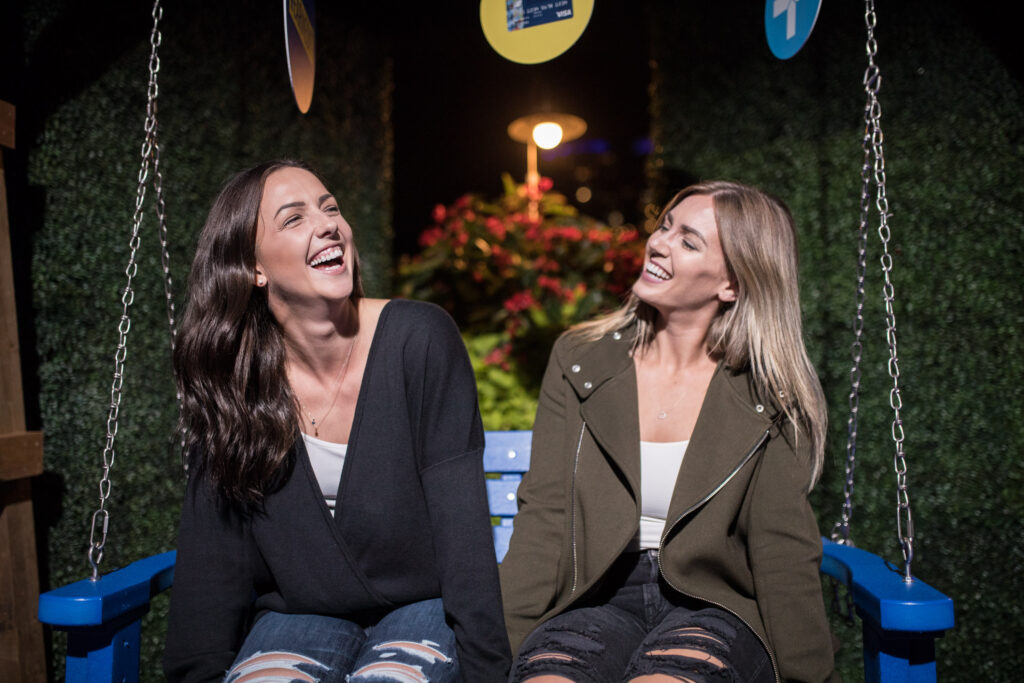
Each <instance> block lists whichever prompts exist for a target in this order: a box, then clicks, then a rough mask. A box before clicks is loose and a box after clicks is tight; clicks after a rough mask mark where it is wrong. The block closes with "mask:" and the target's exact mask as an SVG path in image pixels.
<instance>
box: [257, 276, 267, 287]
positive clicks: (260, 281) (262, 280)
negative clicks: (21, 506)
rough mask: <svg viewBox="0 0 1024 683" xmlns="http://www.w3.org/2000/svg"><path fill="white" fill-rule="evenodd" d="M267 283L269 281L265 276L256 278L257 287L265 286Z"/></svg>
mask: <svg viewBox="0 0 1024 683" xmlns="http://www.w3.org/2000/svg"><path fill="white" fill-rule="evenodd" d="M266 284H267V281H266V279H265V278H263V277H258V278H256V286H257V287H263V286H264V285H266Z"/></svg>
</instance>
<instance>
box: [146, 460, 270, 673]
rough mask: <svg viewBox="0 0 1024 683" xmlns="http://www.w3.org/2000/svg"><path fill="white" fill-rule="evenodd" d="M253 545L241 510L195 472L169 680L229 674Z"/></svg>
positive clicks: (176, 591) (178, 574)
mask: <svg viewBox="0 0 1024 683" xmlns="http://www.w3.org/2000/svg"><path fill="white" fill-rule="evenodd" d="M250 548H251V546H250V540H249V530H248V524H247V523H246V521H245V520H244V519H242V516H241V514H240V513H238V512H237V511H235V510H233V509H231V507H230V506H229V505H228V504H227V503H226V502H225V501H224V500H223V499H222V498H221V497H220V496H218V495H217V493H216V491H215V490H214V489H213V487H212V485H210V484H209V482H208V481H207V480H206V479H205V478H204V477H201V476H198V475H193V476H191V477H189V482H188V487H187V489H186V493H185V502H184V504H183V505H182V509H181V524H180V527H179V530H178V556H177V560H176V562H175V566H174V587H173V589H172V590H171V605H170V618H169V624H168V629H167V645H166V648H165V651H164V672H165V674H166V675H167V679H168V680H169V681H188V682H190V683H191V682H194V681H220V680H223V678H224V674H225V672H226V671H227V670H228V668H229V667H230V666H231V664H232V662H233V661H234V659H235V656H236V654H237V652H238V649H239V647H241V643H242V640H243V638H244V636H245V629H246V625H247V621H248V617H249V606H250V603H251V600H252V591H253V579H252V564H251V562H250V559H249V558H250V552H251V550H250Z"/></svg>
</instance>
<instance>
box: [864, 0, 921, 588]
mask: <svg viewBox="0 0 1024 683" xmlns="http://www.w3.org/2000/svg"><path fill="white" fill-rule="evenodd" d="M864 22H865V25H866V26H867V32H868V40H867V53H868V68H867V70H866V71H865V73H864V87H865V90H866V92H867V93H868V101H869V104H868V112H869V117H870V132H871V149H872V156H873V159H874V182H875V188H876V194H875V208H877V209H878V215H879V223H878V237H879V238H880V239H881V242H882V256H881V258H880V259H879V261H880V263H881V264H882V275H883V276H884V279H885V283H884V285H883V287H882V295H883V297H884V299H885V322H886V329H885V339H886V342H887V343H888V346H889V363H888V368H889V376H890V377H891V378H892V388H891V389H890V390H889V405H890V407H891V408H892V411H893V420H892V427H891V432H892V439H893V442H894V443H895V446H896V449H895V454H894V456H893V468H894V469H895V471H896V533H897V537H898V540H899V544H900V549H901V550H902V552H903V580H904V581H907V582H910V581H912V580H913V579H912V576H911V564H912V562H913V560H914V520H913V516H912V515H911V511H910V494H909V492H908V490H907V460H906V453H905V452H904V449H903V441H904V432H903V420H902V418H901V417H900V410H901V409H902V408H903V400H902V398H901V397H900V386H899V380H900V368H899V357H898V354H897V352H896V313H895V310H894V307H893V300H894V299H895V294H896V293H895V289H894V288H893V284H892V279H891V277H890V276H891V274H892V255H891V254H890V253H889V241H890V238H891V236H892V233H891V230H890V228H889V216H890V215H891V214H890V213H889V200H888V198H887V197H886V192H885V150H884V140H885V136H884V135H883V134H882V105H881V104H880V103H879V101H878V91H879V89H880V88H881V85H882V75H881V72H880V71H879V69H878V65H877V64H875V54H876V52H877V50H878V43H877V42H876V40H875V26H876V24H877V22H878V19H877V16H876V15H875V3H874V0H866V10H865V13H864Z"/></svg>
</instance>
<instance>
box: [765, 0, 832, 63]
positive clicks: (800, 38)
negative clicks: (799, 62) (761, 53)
mask: <svg viewBox="0 0 1024 683" xmlns="http://www.w3.org/2000/svg"><path fill="white" fill-rule="evenodd" d="M819 9H821V0H765V3H764V32H765V34H766V35H767V36H768V47H769V48H770V49H771V51H772V54H773V55H775V56H776V57H778V58H779V59H789V58H790V57H792V56H793V55H795V54H796V53H797V52H799V51H800V48H802V47H803V46H804V43H806V42H807V39H808V38H809V37H810V35H811V31H813V30H814V23H815V22H816V21H817V20H818V10H819Z"/></svg>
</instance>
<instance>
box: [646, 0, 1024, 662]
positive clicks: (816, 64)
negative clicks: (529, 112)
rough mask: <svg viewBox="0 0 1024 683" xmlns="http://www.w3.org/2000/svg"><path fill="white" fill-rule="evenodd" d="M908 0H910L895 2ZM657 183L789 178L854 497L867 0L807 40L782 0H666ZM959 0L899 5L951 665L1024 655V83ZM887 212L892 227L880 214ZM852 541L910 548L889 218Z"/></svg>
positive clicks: (901, 217) (939, 577)
mask: <svg viewBox="0 0 1024 683" xmlns="http://www.w3.org/2000/svg"><path fill="white" fill-rule="evenodd" d="M894 5H898V6H894ZM652 7H653V9H652V11H651V15H650V16H651V18H652V19H653V21H651V22H650V25H651V30H652V64H653V65H654V66H653V69H654V84H653V88H652V102H651V106H652V126H653V137H654V142H655V154H654V155H652V157H651V160H650V164H649V170H650V179H651V183H652V186H654V187H656V188H657V189H658V191H659V193H660V194H661V195H662V196H663V195H665V194H666V193H667V192H668V191H670V190H672V189H677V186H679V185H683V184H686V183H687V182H690V181H692V180H693V179H696V178H703V179H707V178H714V177H728V178H735V179H739V180H744V181H747V182H751V183H753V184H756V185H760V186H762V187H765V188H766V189H768V190H770V191H772V192H774V193H775V194H777V195H779V196H781V197H783V198H784V199H785V200H786V201H787V202H788V203H789V204H790V207H791V208H792V210H793V212H794V214H795V216H796V218H797V222H798V225H799V227H800V230H801V263H802V269H803V270H802V282H801V291H802V296H803V304H804V315H805V325H806V329H807V333H808V345H809V347H810V350H811V354H812V359H813V360H814V361H815V363H816V365H817V368H818V370H819V373H820V375H821V378H822V382H823V384H824V387H825V391H826V394H827V396H828V398H829V403H830V407H831V411H830V416H831V421H832V424H831V430H830V447H829V453H830V455H829V461H828V464H827V465H826V472H825V475H824V478H823V481H822V483H821V485H820V486H819V487H818V489H817V490H816V494H815V497H814V501H815V504H816V508H817V510H818V512H819V519H820V526H821V529H822V532H823V533H825V534H826V535H827V534H828V533H829V532H830V530H831V528H832V525H833V523H834V522H835V521H836V520H837V519H838V518H839V511H840V506H841V504H842V483H843V465H844V459H845V443H846V416H847V405H848V404H847V394H848V392H849V372H850V365H851V360H850V343H851V341H852V331H851V323H850V321H851V318H852V314H853V308H854V291H855V281H856V274H855V264H856V230H857V224H858V216H859V207H858V197H859V193H860V166H861V161H862V152H861V136H862V132H863V102H864V96H863V90H862V85H861V79H862V76H863V71H864V67H865V65H866V56H865V51H864V40H865V27H864V19H863V5H862V4H858V3H829V2H826V3H823V7H822V10H821V14H820V16H819V19H818V25H817V27H816V28H815V31H814V33H813V34H812V36H811V38H810V41H809V42H808V44H807V45H806V46H805V48H804V49H803V51H802V52H801V53H799V54H798V55H797V56H795V57H794V58H792V59H791V60H789V61H786V62H782V61H778V60H776V59H775V58H774V57H772V56H771V55H770V53H769V51H768V48H767V45H766V43H765V41H764V37H763V36H764V29H763V4H762V5H756V6H751V7H749V8H747V9H746V10H744V12H745V14H740V12H737V11H736V10H735V8H734V7H733V8H721V7H718V8H712V7H711V6H710V5H708V4H707V3H705V4H703V5H701V7H700V10H699V11H697V10H696V9H695V8H694V6H693V5H692V3H675V2H657V3H654V4H653V5H652ZM967 25H968V22H966V21H965V16H961V15H960V14H959V9H958V7H957V6H956V3H951V2H944V1H939V2H918V1H914V2H908V3H879V9H878V28H877V39H878V45H879V47H878V54H877V63H878V64H879V66H880V67H881V70H882V75H883V81H882V90H881V95H880V99H881V104H882V112H883V128H884V131H885V135H886V137H885V151H886V158H887V166H886V171H887V178H888V197H889V202H890V209H891V213H892V217H891V219H890V225H891V226H892V233H893V239H892V243H891V244H890V250H891V251H892V252H893V259H894V273H893V282H894V287H895V292H896V321H897V339H898V345H899V346H898V349H899V354H900V364H899V367H900V371H901V383H900V386H901V393H902V396H903V402H904V410H903V411H902V416H903V419H904V424H905V429H906V435H907V438H906V453H907V462H908V466H909V475H908V483H909V487H910V499H911V505H912V509H913V513H914V521H915V526H916V545H915V551H916V559H915V562H914V565H913V569H914V573H915V574H916V575H918V576H920V577H922V578H923V579H924V580H926V581H927V582H929V583H930V584H932V585H934V586H936V587H937V588H939V589H940V590H942V591H944V592H945V593H946V594H948V595H949V596H951V597H952V598H953V600H954V601H955V609H956V618H957V627H956V629H955V630H954V631H952V632H951V633H950V634H949V635H947V636H946V637H945V638H944V639H942V640H940V641H939V642H938V645H937V650H938V660H939V661H938V671H939V677H940V679H941V680H944V681H974V680H1016V678H1017V677H1018V676H1019V675H1020V671H1021V669H1022V668H1024V650H1022V649H1021V648H1020V647H1019V640H1020V635H1019V634H1020V630H1021V627H1022V626H1024V619H1022V610H1024V607H1022V604H1021V602H1020V600H1019V596H1020V595H1021V593H1022V592H1024V578H1022V575H1021V573H1020V571H1019V566H1020V564H1021V559H1022V555H1024V527H1022V526H1021V524H1020V519H1021V516H1022V515H1024V495H1022V493H1021V490H1022V488H1021V484H1022V478H1024V466H1022V458H1021V454H1022V451H1024V428H1022V421H1021V419H1020V410H1021V405H1022V403H1024V402H1022V398H1024V388H1022V386H1024V344H1022V342H1021V336H1020V334H1019V332H1020V329H1021V327H1022V324H1024V302H1022V297H1021V294H1020V284H1019V279H1020V276H1019V270H1020V266H1021V263H1022V262H1024V259H1022V246H1021V245H1022V240H1021V228H1022V225H1024V190H1022V187H1021V182H1020V179H1021V177H1022V171H1024V155H1022V141H1024V136H1022V133H1024V108H1022V104H1024V98H1022V91H1021V83H1020V81H1019V80H1017V79H1016V78H1014V77H1013V76H1012V75H1011V74H1010V73H1009V72H1008V71H1007V69H1006V68H1005V66H1004V65H1003V64H1001V63H1000V61H999V60H998V59H997V58H996V56H995V55H994V54H993V53H992V52H991V51H990V50H989V49H988V48H986V46H985V44H984V43H983V42H982V41H981V39H980V38H979V36H978V35H977V34H975V33H974V32H972V31H971V30H970V29H968V28H965V26H967ZM875 225H876V226H877V219H876V223H875ZM869 237H870V239H869V251H868V281H867V293H868V294H867V296H868V304H867V308H866V312H865V329H864V335H865V340H866V341H865V346H866V348H865V359H864V378H863V393H862V398H861V429H860V439H859V449H858V453H859V458H858V465H857V469H856V476H857V486H856V489H855V493H854V502H855V511H854V518H853V539H854V541H855V543H856V544H857V545H858V546H860V547H863V548H866V549H868V550H871V551H873V552H876V553H878V554H881V555H882V556H884V557H886V558H889V559H890V560H893V561H896V562H900V561H901V556H900V551H899V548H898V546H897V544H896V531H895V529H896V526H895V525H896V520H895V500H896V493H895V475H894V473H893V461H892V456H893V453H894V446H893V444H892V439H891V437H890V422H891V420H892V412H891V410H890V409H889V398H888V390H889V387H890V386H891V380H890V379H889V377H888V374H887V371H886V365H885V364H886V359H887V357H888V349H887V347H886V341H885V326H884V314H883V310H882V304H881V299H882V297H881V286H882V280H881V271H880V267H879V262H878V256H879V255H880V253H881V248H880V244H879V240H878V238H877V234H876V232H875V230H874V228H872V230H871V233H870V236H869ZM835 629H836V631H837V633H838V634H839V635H840V637H841V638H842V639H843V640H844V647H843V650H842V652H841V655H840V660H839V661H840V664H841V669H842V671H843V673H844V676H845V678H846V679H847V680H858V679H861V677H862V675H863V674H862V669H861V664H860V655H859V652H858V648H859V634H858V631H859V627H858V628H849V627H847V626H845V625H843V624H841V623H839V621H838V620H836V623H835Z"/></svg>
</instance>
